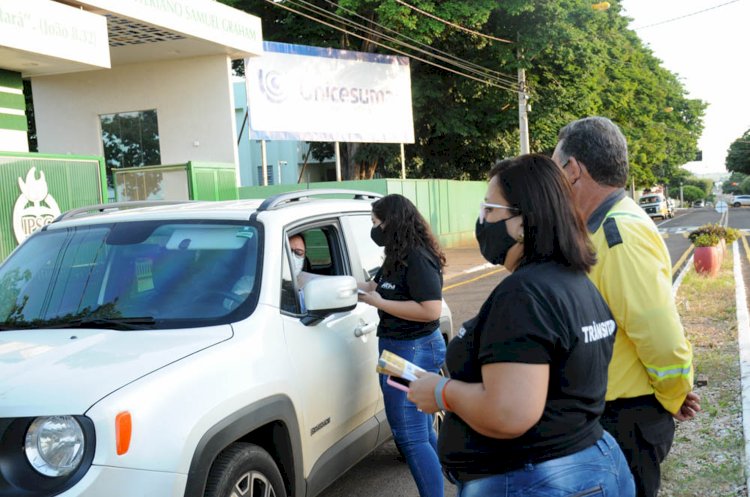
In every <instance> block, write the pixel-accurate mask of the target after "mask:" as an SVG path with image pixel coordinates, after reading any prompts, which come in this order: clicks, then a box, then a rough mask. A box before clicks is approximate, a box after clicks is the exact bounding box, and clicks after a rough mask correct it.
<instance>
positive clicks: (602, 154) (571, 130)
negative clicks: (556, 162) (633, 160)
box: [557, 116, 628, 186]
mask: <svg viewBox="0 0 750 497" xmlns="http://www.w3.org/2000/svg"><path fill="white" fill-rule="evenodd" d="M557 138H558V141H559V143H560V145H559V152H560V154H561V155H562V156H563V158H564V159H565V160H567V159H569V158H570V157H575V158H576V160H577V161H579V162H582V163H583V164H584V165H585V166H586V169H587V170H588V172H589V174H590V175H591V178H592V179H593V180H594V181H596V182H597V183H599V184H600V185H607V186H625V184H626V183H627V181H628V143H627V141H626V140H625V136H624V135H623V134H622V131H620V128H619V127H618V126H617V125H616V124H615V123H613V122H612V121H610V120H609V119H607V118H606V117H599V116H594V117H585V118H583V119H578V120H577V121H573V122H572V123H570V124H567V125H566V126H565V127H563V129H561V130H560V133H559V134H558V136H557Z"/></svg>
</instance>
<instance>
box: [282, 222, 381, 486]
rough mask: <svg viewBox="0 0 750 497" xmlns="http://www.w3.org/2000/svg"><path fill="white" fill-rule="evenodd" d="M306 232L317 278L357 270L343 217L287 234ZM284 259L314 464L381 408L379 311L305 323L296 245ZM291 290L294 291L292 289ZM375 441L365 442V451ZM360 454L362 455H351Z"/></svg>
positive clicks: (287, 318)
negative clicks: (294, 272) (293, 264)
mask: <svg viewBox="0 0 750 497" xmlns="http://www.w3.org/2000/svg"><path fill="white" fill-rule="evenodd" d="M298 233H299V234H302V235H303V237H304V239H305V242H306V251H307V252H306V257H307V259H308V261H307V263H306V265H307V268H308V270H309V272H310V273H312V274H313V275H314V276H315V277H326V276H329V275H332V276H333V275H352V271H351V263H350V257H349V254H348V252H347V246H346V244H345V242H344V239H343V234H342V231H341V225H340V223H339V221H338V219H329V220H324V221H318V222H316V223H315V224H310V225H296V226H294V227H290V228H288V229H287V231H286V234H285V238H286V239H288V236H290V235H293V234H298ZM285 245H286V247H287V249H286V254H285V256H284V259H285V261H284V263H283V267H284V269H283V275H282V296H281V307H282V310H281V313H282V320H283V322H284V333H285V337H286V340H287V347H288V350H289V353H290V356H291V362H292V364H293V367H294V368H295V373H296V374H295V376H296V378H297V379H298V384H297V387H298V391H299V392H300V398H302V399H303V417H304V425H305V429H304V430H303V432H302V436H303V437H306V438H307V440H306V441H305V443H303V447H305V450H306V452H308V453H307V454H306V457H305V461H306V463H305V466H306V468H305V470H306V473H307V471H309V469H310V468H309V467H307V465H308V464H309V463H311V462H313V461H316V460H318V458H320V456H321V455H322V454H323V453H324V452H325V451H326V450H328V449H329V448H331V447H332V446H334V445H335V444H337V443H338V442H340V441H341V440H342V439H343V438H344V437H346V436H347V435H349V434H350V433H352V432H353V431H354V430H355V429H357V428H358V427H361V426H362V425H363V424H364V423H365V422H367V421H368V420H370V419H371V418H372V417H373V416H374V413H375V407H376V404H377V402H378V395H379V388H378V384H377V374H376V373H375V366H376V363H377V341H376V336H375V331H376V328H377V313H376V312H373V310H372V307H371V306H368V305H366V304H362V303H359V304H358V305H357V307H356V308H355V309H353V310H351V311H347V312H339V313H335V314H333V315H331V316H328V317H327V318H326V319H324V320H323V321H321V322H320V323H318V324H315V325H311V326H308V325H305V324H304V323H303V321H302V319H301V318H302V317H303V316H304V312H303V310H302V309H303V303H302V302H299V294H298V290H299V289H298V288H297V286H298V285H297V284H296V281H295V280H296V279H292V277H291V271H290V269H289V267H290V266H289V260H290V259H289V256H290V253H289V252H290V250H289V244H288V242H286V241H285ZM285 292H286V294H285ZM372 444H373V445H372V446H369V447H364V446H363V445H361V444H359V445H357V446H356V447H355V448H354V449H353V450H355V451H358V452H360V453H361V454H360V455H362V456H363V455H364V454H365V453H367V452H369V451H370V450H372V449H374V440H372ZM351 455H352V456H354V457H356V455H355V454H351Z"/></svg>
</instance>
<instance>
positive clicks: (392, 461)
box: [321, 208, 750, 497]
mask: <svg viewBox="0 0 750 497" xmlns="http://www.w3.org/2000/svg"><path fill="white" fill-rule="evenodd" d="M719 218H720V215H719V214H718V213H717V212H716V211H714V210H713V209H711V208H701V209H684V210H679V211H677V213H676V216H675V217H674V218H673V219H669V220H666V221H657V222H656V224H657V225H658V227H659V230H660V231H661V233H662V236H663V238H664V241H665V243H666V244H667V248H668V249H669V254H670V257H671V259H672V265H673V266H675V265H676V263H677V262H678V261H680V259H681V258H682V259H683V263H684V260H686V259H687V258H686V257H685V258H683V255H684V254H685V252H686V251H687V250H688V249H689V248H690V241H689V240H688V238H687V234H688V233H689V232H690V231H691V230H692V229H694V228H696V227H698V226H700V225H702V224H706V223H716V222H718V221H719ZM728 221H729V223H728V224H729V226H732V227H734V228H738V229H743V230H748V235H750V209H749V208H745V209H730V210H729V217H728ZM507 274H508V273H507V272H506V271H505V270H503V269H499V268H492V269H487V270H484V271H480V272H474V273H470V274H466V275H464V276H459V277H456V278H453V279H451V280H450V281H449V282H448V284H447V285H446V290H445V291H444V296H445V300H446V301H447V302H448V305H449V306H450V308H451V311H452V312H453V323H454V326H456V327H458V326H460V325H461V323H462V322H464V321H466V320H467V319H470V318H471V317H473V316H474V315H475V314H476V313H477V311H478V310H479V306H480V305H481V304H482V302H484V299H485V298H486V297H487V295H488V294H489V293H490V291H491V290H492V289H493V288H494V287H495V286H496V285H497V284H498V283H499V282H500V280H501V279H502V278H504V277H505V276H507ZM396 456H397V451H396V448H395V447H394V445H393V443H387V444H385V445H384V446H382V447H381V448H380V449H378V450H377V451H376V452H375V454H373V455H371V456H370V457H368V458H366V459H365V460H363V461H362V462H360V463H359V464H357V465H356V466H355V467H354V468H352V469H351V470H350V471H349V472H348V473H347V474H346V475H344V477H343V478H341V479H340V480H338V481H337V482H336V483H334V484H333V485H332V486H331V487H329V488H328V489H327V490H326V491H325V492H323V493H322V494H321V497H417V496H418V494H417V488H416V485H415V484H414V481H413V480H412V478H411V475H410V473H409V469H408V467H407V466H406V464H404V463H401V462H399V461H398V460H397V459H396ZM445 488H446V494H445V495H446V497H454V496H455V487H453V486H452V485H450V484H449V483H446V487H445Z"/></svg>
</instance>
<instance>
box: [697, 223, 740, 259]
mask: <svg viewBox="0 0 750 497" xmlns="http://www.w3.org/2000/svg"><path fill="white" fill-rule="evenodd" d="M705 234H708V235H715V236H716V237H718V239H719V241H718V243H717V246H718V247H719V257H720V259H721V260H723V259H724V255H726V252H727V245H731V244H732V242H734V241H735V240H736V239H737V238H738V237H739V230H736V229H734V228H727V227H724V226H721V225H719V224H704V225H703V226H699V227H698V228H696V229H695V230H693V231H691V232H690V235H689V236H688V238H690V241H691V242H693V244H694V245H695V239H696V238H697V237H698V236H700V235H705ZM696 247H698V245H696ZM721 260H720V262H719V264H720V265H721Z"/></svg>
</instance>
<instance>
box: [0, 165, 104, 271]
mask: <svg viewBox="0 0 750 497" xmlns="http://www.w3.org/2000/svg"><path fill="white" fill-rule="evenodd" d="M105 178H106V176H105V170H104V159H103V158H101V157H91V156H75V155H50V154H36V153H13V152H0V260H2V259H5V258H6V257H7V256H8V254H10V253H11V251H12V250H13V249H14V248H15V247H16V246H17V245H18V244H19V243H20V242H21V241H23V240H24V239H25V238H26V237H28V236H29V235H30V234H31V233H33V232H34V231H36V230H38V229H39V228H41V227H43V226H45V225H47V224H49V223H51V222H52V221H53V220H54V219H55V218H56V217H57V216H59V215H60V214H61V213H62V212H65V211H67V210H69V209H73V208H76V207H83V206H86V205H93V204H101V203H102V202H106V199H107V195H104V194H103V192H105V191H106V190H105V188H106V183H105V181H106V179H105Z"/></svg>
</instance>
